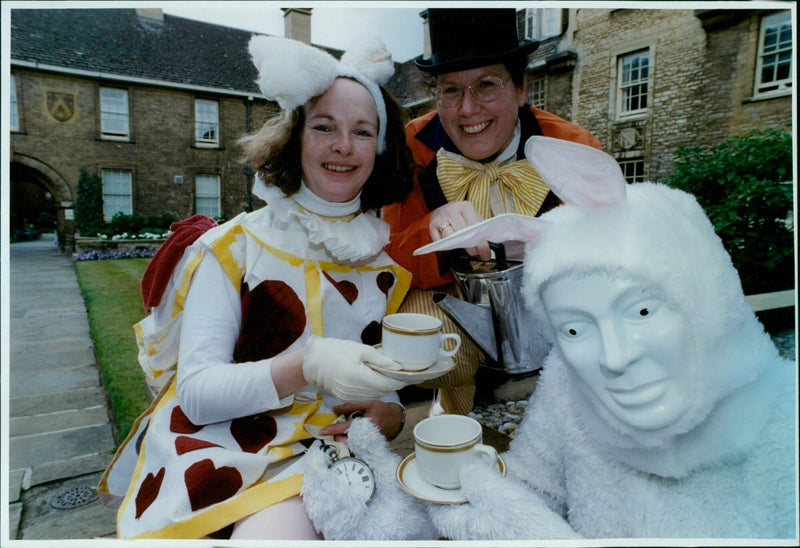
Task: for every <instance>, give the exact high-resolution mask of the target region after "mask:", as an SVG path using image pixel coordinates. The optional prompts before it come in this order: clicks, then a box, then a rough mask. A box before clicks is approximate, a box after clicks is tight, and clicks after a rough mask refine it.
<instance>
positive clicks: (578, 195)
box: [525, 135, 627, 207]
mask: <svg viewBox="0 0 800 548" xmlns="http://www.w3.org/2000/svg"><path fill="white" fill-rule="evenodd" d="M525 157H526V158H527V159H528V162H530V164H531V165H532V166H533V167H534V169H536V171H537V172H539V175H540V176H541V177H542V179H543V180H544V182H545V183H547V186H549V187H550V189H551V190H552V191H553V192H555V194H556V195H557V196H558V197H559V198H561V199H562V200H563V201H564V203H566V204H571V205H574V206H577V207H596V206H601V205H606V204H615V203H619V202H621V201H623V200H625V187H626V184H627V183H626V181H625V176H624V175H623V174H622V169H620V167H619V164H618V163H617V161H616V160H615V159H614V158H612V157H611V156H609V155H608V154H606V153H605V152H603V151H602V150H598V149H596V148H592V147H590V146H587V145H580V144H578V143H573V142H571V141H565V140H563V139H553V138H552V137H543V136H540V135H535V136H533V137H531V138H530V139H528V141H527V142H526V143H525Z"/></svg>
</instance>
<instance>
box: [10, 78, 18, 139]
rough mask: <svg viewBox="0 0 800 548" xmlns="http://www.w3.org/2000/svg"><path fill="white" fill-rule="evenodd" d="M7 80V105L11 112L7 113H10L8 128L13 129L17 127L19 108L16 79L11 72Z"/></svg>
mask: <svg viewBox="0 0 800 548" xmlns="http://www.w3.org/2000/svg"><path fill="white" fill-rule="evenodd" d="M8 80H9V85H10V86H11V96H10V101H9V102H10V105H9V106H10V110H11V112H10V113H9V115H10V119H9V128H10V129H12V130H15V129H19V110H18V108H19V107H18V104H17V79H16V77H15V76H14V75H13V74H12V75H11V78H9V79H8Z"/></svg>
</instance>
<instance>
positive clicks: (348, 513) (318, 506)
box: [301, 418, 434, 540]
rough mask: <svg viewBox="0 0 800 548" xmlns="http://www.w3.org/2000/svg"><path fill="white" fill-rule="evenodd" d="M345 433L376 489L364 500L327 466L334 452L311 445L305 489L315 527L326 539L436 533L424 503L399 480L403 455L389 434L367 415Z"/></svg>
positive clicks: (420, 536) (411, 536)
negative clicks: (397, 473)
mask: <svg viewBox="0 0 800 548" xmlns="http://www.w3.org/2000/svg"><path fill="white" fill-rule="evenodd" d="M347 437H348V445H349V447H350V449H351V451H352V452H353V453H354V454H355V455H356V456H357V457H358V458H360V459H361V460H363V461H364V462H365V463H366V464H367V465H368V466H369V467H370V469H371V470H372V473H373V475H374V476H375V494H374V495H373V496H372V500H370V502H369V503H367V504H365V503H364V502H362V501H361V499H360V498H359V496H358V493H357V492H356V491H355V490H354V489H353V488H352V487H351V486H349V485H348V484H347V483H346V482H345V481H344V480H342V479H341V478H340V477H339V476H337V475H336V474H335V473H334V472H332V471H331V470H329V469H328V466H329V465H330V462H331V460H330V458H329V457H328V456H327V455H326V454H325V453H324V452H322V451H319V450H315V449H312V450H311V451H309V453H308V454H307V455H306V457H305V478H304V482H303V489H302V491H301V495H302V496H303V504H304V505H305V508H306V512H308V515H309V517H310V518H311V521H313V522H314V526H315V527H316V528H317V530H318V531H319V532H321V533H322V534H323V536H324V537H325V538H326V539H328V540H409V539H426V538H432V537H431V536H432V535H433V533H434V530H433V527H432V525H431V524H430V522H429V520H428V516H427V514H426V513H425V510H424V508H423V507H422V505H421V503H420V502H419V501H417V500H416V499H414V498H413V497H411V496H410V495H408V494H406V493H405V492H403V491H402V490H401V489H400V487H399V486H398V485H397V481H396V480H395V469H396V468H397V465H398V464H399V462H400V456H399V455H397V454H396V453H394V452H392V451H391V449H389V443H388V442H387V441H386V438H384V437H383V435H381V433H380V432H379V431H378V429H377V428H376V427H375V425H373V424H372V422H371V421H370V420H369V419H366V418H361V419H355V420H354V421H353V423H352V425H351V426H350V431H349V432H348V436H347ZM317 453H319V454H317ZM398 516H403V519H398Z"/></svg>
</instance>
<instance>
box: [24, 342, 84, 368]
mask: <svg viewBox="0 0 800 548" xmlns="http://www.w3.org/2000/svg"><path fill="white" fill-rule="evenodd" d="M95 363H97V360H96V359H95V355H94V349H93V348H83V349H80V350H66V349H65V350H63V351H56V352H27V353H25V354H14V355H12V356H11V369H12V371H19V370H24V371H34V370H36V369H61V368H64V369H74V368H76V367H86V366H87V365H94V364H95Z"/></svg>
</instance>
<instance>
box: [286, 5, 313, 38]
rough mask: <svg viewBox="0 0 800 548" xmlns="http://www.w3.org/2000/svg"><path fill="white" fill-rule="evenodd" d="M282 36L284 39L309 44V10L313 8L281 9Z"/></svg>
mask: <svg viewBox="0 0 800 548" xmlns="http://www.w3.org/2000/svg"><path fill="white" fill-rule="evenodd" d="M281 9H282V10H283V35H284V37H286V38H291V39H292V40H297V41H298V42H303V43H305V44H309V45H310V44H311V10H312V9H313V8H281Z"/></svg>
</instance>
